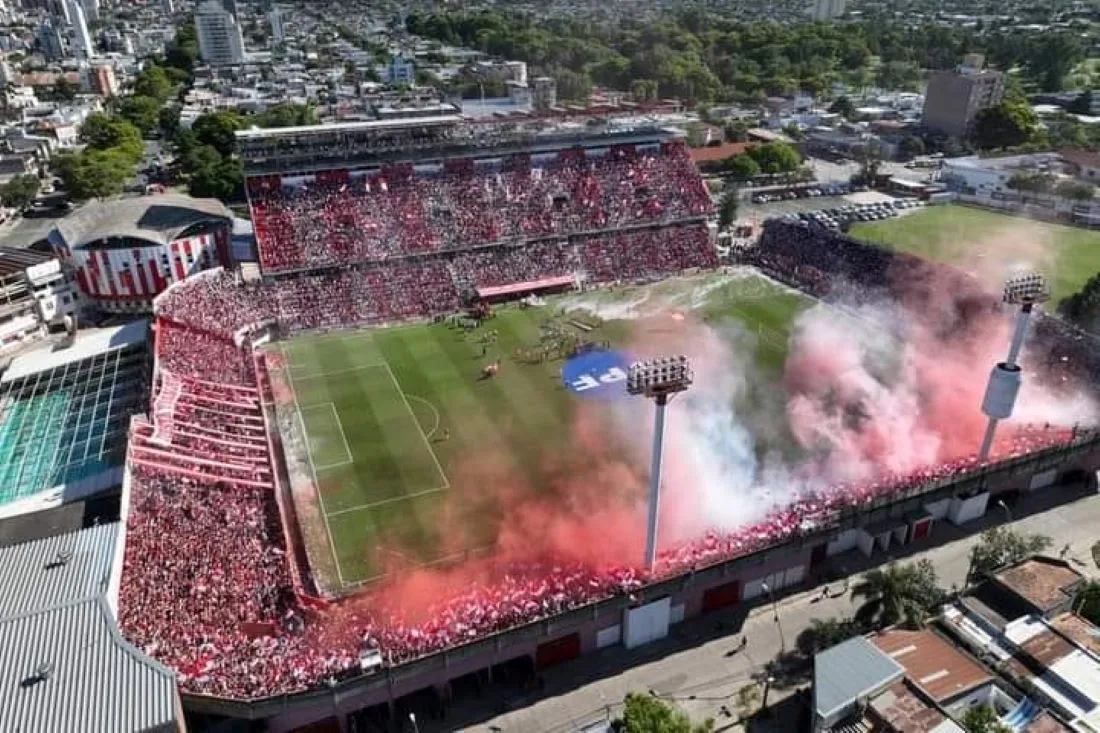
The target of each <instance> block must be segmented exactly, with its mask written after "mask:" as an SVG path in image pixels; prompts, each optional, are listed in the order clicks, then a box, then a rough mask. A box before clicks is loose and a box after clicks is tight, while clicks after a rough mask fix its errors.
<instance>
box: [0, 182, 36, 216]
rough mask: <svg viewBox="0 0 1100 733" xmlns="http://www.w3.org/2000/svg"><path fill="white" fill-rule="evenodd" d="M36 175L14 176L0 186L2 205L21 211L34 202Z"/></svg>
mask: <svg viewBox="0 0 1100 733" xmlns="http://www.w3.org/2000/svg"><path fill="white" fill-rule="evenodd" d="M38 185H39V183H38V176H34V175H30V174H26V175H22V176H16V177H15V178H13V179H11V180H10V181H8V182H7V183H5V184H4V185H3V186H2V187H0V201H2V202H3V204H4V206H7V207H10V208H12V209H19V210H20V211H22V210H23V209H25V208H27V207H28V206H30V205H31V204H33V203H34V197H35V196H37V195H38Z"/></svg>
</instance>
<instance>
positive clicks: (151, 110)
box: [118, 95, 161, 137]
mask: <svg viewBox="0 0 1100 733" xmlns="http://www.w3.org/2000/svg"><path fill="white" fill-rule="evenodd" d="M160 110H161V103H160V102H158V101H157V100H156V99H154V98H153V97H146V96H140V95H135V96H132V97H127V98H125V99H123V100H122V101H121V102H120V103H119V105H118V113H119V115H120V116H121V117H122V118H123V119H125V120H127V121H128V122H130V123H132V124H133V125H134V127H136V128H137V129H138V130H140V131H141V135H142V136H143V137H149V136H151V135H152V134H153V133H154V132H156V131H157V130H158V129H160Z"/></svg>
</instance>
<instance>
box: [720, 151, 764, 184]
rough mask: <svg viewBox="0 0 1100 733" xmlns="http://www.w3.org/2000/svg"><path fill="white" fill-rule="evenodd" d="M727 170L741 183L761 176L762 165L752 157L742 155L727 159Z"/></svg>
mask: <svg viewBox="0 0 1100 733" xmlns="http://www.w3.org/2000/svg"><path fill="white" fill-rule="evenodd" d="M726 170H727V171H729V174H730V175H731V176H733V177H734V178H736V179H737V180H739V181H746V180H748V179H750V178H753V177H755V176H758V175H760V164H759V163H757V162H756V160H755V159H753V157H752V156H751V155H747V154H744V153H742V154H741V155H733V156H730V157H729V158H727V159H726Z"/></svg>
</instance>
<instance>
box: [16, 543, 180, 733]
mask: <svg viewBox="0 0 1100 733" xmlns="http://www.w3.org/2000/svg"><path fill="white" fill-rule="evenodd" d="M119 528H120V525H119V523H118V522H112V523H110V524H103V525H99V526H96V527H90V528H88V529H84V530H81V531H79V532H71V533H69V534H63V535H57V536H55V537H49V538H46V539H40V540H35V541H33V542H26V543H23V544H20V545H12V546H10V547H5V548H3V549H0V731H3V732H4V733H8V731H12V732H16V731H18V732H19V733H39V732H40V731H41V732H42V733H55V732H56V733H67V732H68V731H73V732H74V733H75V732H76V731H97V732H98V731H110V732H111V733H129V732H130V731H162V730H163V731H169V730H176V729H177V724H176V714H177V695H176V682H175V675H174V673H173V672H172V671H171V670H169V669H168V668H167V667H164V666H163V665H161V664H158V663H157V662H154V661H153V660H151V659H149V658H148V657H146V656H145V655H143V654H141V653H140V652H139V651H138V650H137V649H135V648H134V647H133V646H131V645H130V644H129V643H128V642H126V641H125V640H124V639H123V638H122V636H121V635H120V634H119V632H118V627H117V624H116V622H115V618H114V615H113V614H112V612H111V609H110V607H109V606H108V605H107V599H106V591H107V588H108V585H109V581H110V573H111V562H112V560H113V558H114V552H115V547H116V543H117V542H118V535H119Z"/></svg>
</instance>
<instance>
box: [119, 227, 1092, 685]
mask: <svg viewBox="0 0 1100 733" xmlns="http://www.w3.org/2000/svg"><path fill="white" fill-rule="evenodd" d="M780 234H782V233H780ZM780 234H777V233H776V232H772V233H771V234H770V235H768V234H767V233H766V238H765V239H763V240H762V245H761V246H760V247H759V248H758V250H757V251H756V252H755V253H754V254H752V255H751V256H752V257H754V258H755V259H756V261H757V262H758V263H760V264H761V266H764V267H767V268H770V269H775V270H776V271H782V272H783V273H784V274H785V276H786V277H788V278H791V279H796V280H799V282H800V283H802V284H803V285H807V284H809V285H812V287H814V288H822V289H823V288H826V287H828V286H829V284H830V283H831V282H832V281H833V280H834V279H835V277H836V275H837V274H843V275H844V277H845V278H847V279H850V280H852V281H855V282H857V283H861V282H864V281H866V279H867V278H868V277H872V276H869V275H868V274H867V273H868V272H870V273H873V274H874V273H877V276H878V277H885V278H888V277H889V276H890V275H891V273H893V272H896V268H898V267H911V266H913V265H911V264H910V263H907V262H904V261H902V262H901V264H899V261H898V260H896V259H891V258H890V257H888V256H884V255H883V253H882V252H881V251H869V252H868V251H865V249H867V248H866V247H865V246H864V245H858V243H853V242H851V241H850V240H845V239H833V240H830V241H824V242H823V241H822V240H821V239H820V235H815V236H816V238H814V239H806V240H803V239H801V238H800V237H801V230H797V231H793V230H792V232H791V233H790V236H789V237H786V236H780ZM701 237H705V231H703V230H702V229H701V228H665V229H656V230H650V229H639V230H635V231H633V232H628V233H618V234H615V235H613V236H611V237H603V238H597V239H596V240H595V242H593V241H591V240H589V239H587V238H574V239H573V240H571V243H570V244H568V245H562V246H555V245H551V244H548V243H547V244H538V245H533V246H530V247H524V248H509V249H502V248H495V249H494V250H485V251H480V250H479V251H476V252H474V251H471V252H466V253H462V254H460V255H457V256H452V257H451V258H450V259H447V258H442V259H441V258H423V259H418V260H415V261H414V262H415V265H414V266H410V263H398V264H395V265H388V264H383V265H381V266H371V267H366V268H361V269H349V270H345V271H343V272H338V273H327V274H310V275H305V276H301V277H297V278H293V279H286V280H281V281H277V282H275V283H274V284H271V285H265V286H245V285H243V284H241V283H239V282H237V281H236V280H235V279H234V278H232V277H231V276H229V275H227V274H225V273H221V272H214V273H209V274H207V275H203V276H201V277H199V278H193V279H192V280H189V281H187V282H185V283H183V284H182V286H179V287H177V288H176V289H174V290H172V291H171V292H170V293H169V295H170V297H168V298H162V299H161V300H160V301H158V316H159V317H158V321H157V323H158V326H157V356H158V365H159V368H160V370H161V376H162V380H161V382H160V384H161V386H160V388H159V389H158V391H157V393H156V395H155V396H154V404H153V409H152V410H151V413H152V415H153V421H152V422H143V421H141V420H137V421H135V423H134V427H133V431H132V434H131V453H130V457H131V471H132V504H131V513H130V516H129V520H128V527H129V530H128V536H127V546H126V557H125V561H124V574H123V583H122V591H121V595H120V602H119V621H120V624H121V626H122V628H123V630H124V632H125V634H126V635H127V637H128V638H129V639H130V640H131V641H132V642H134V643H135V644H136V645H137V646H139V647H140V648H142V649H143V650H145V651H146V652H147V653H149V654H151V655H152V656H154V657H155V658H157V659H159V660H161V661H163V662H165V663H166V664H168V665H170V666H171V667H173V668H174V669H176V670H177V671H178V673H179V675H180V680H181V685H182V687H183V689H185V690H187V691H189V692H195V693H203V694H212V695H220V696H227V697H237V698H254V697H262V696H267V695H273V694H280V693H289V692H296V691H300V690H304V689H308V688H311V687H316V686H318V685H322V684H324V683H325V682H326V681H328V680H330V679H332V678H335V677H340V676H343V675H347V674H354V673H355V670H356V669H357V667H358V661H359V655H360V653H361V652H362V651H363V650H365V649H376V650H379V651H380V652H381V653H382V654H383V656H384V658H385V659H386V661H387V662H389V663H398V662H402V661H406V660H410V659H414V658H416V657H419V656H422V655H425V654H428V653H432V652H435V651H439V650H442V649H445V648H448V647H451V646H454V645H456V644H460V643H463V642H465V641H469V640H471V639H474V638H476V637H479V636H483V635H485V634H488V633H492V632H496V631H500V630H503V629H507V628H509V627H513V626H516V625H519V624H524V623H528V622H532V621H535V620H538V619H540V618H545V617H548V616H553V615H555V614H559V613H561V612H563V611H567V610H569V609H572V608H576V607H578V606H581V605H584V604H587V603H590V602H592V601H594V600H598V599H600V598H605V597H608V596H610V595H613V594H617V593H623V592H629V591H632V590H634V589H636V588H638V587H640V586H641V585H643V584H645V583H647V582H650V581H652V580H654V579H659V578H665V577H670V576H674V575H676V574H680V573H683V572H687V571H690V570H692V569H697V568H700V567H702V566H705V565H708V564H711V563H714V562H719V561H722V560H725V559H728V558H731V557H735V556H738V555H743V554H745V553H749V552H753V551H755V550H758V549H761V548H764V547H767V546H769V545H773V544H776V543H780V542H783V541H785V540H788V539H790V538H791V537H794V536H796V535H798V534H800V533H804V532H808V531H811V530H814V529H818V528H821V527H825V526H829V525H830V524H831V523H832V522H834V521H835V519H836V517H837V515H838V514H840V513H844V512H848V511H851V510H852V508H853V507H860V506H865V505H866V504H868V503H870V502H873V501H879V500H884V499H888V498H890V497H896V496H897V495H899V494H903V493H906V492H910V491H912V490H914V489H916V488H918V487H920V486H923V485H926V484H928V483H930V482H936V481H941V480H950V479H952V478H955V477H957V476H959V475H960V474H962V473H965V472H967V471H970V470H973V469H974V468H976V467H977V465H978V464H977V459H976V458H973V457H967V458H962V459H959V460H956V461H953V462H948V463H943V464H938V465H934V466H928V467H924V468H921V469H919V470H915V471H912V472H908V473H905V474H891V475H883V476H880V477H879V478H878V479H877V480H875V481H871V482H863V483H860V484H852V485H840V486H831V487H828V488H821V489H814V490H806V491H804V492H802V494H801V495H800V496H799V497H798V498H797V499H796V500H795V501H793V502H791V503H789V504H786V505H784V506H776V507H775V508H773V509H772V510H771V511H770V512H768V513H767V514H766V516H764V517H763V518H761V519H760V520H759V521H756V522H754V523H752V524H750V525H748V526H743V527H739V528H737V529H735V530H732V531H718V530H714V531H711V532H708V533H707V534H706V535H704V536H703V537H701V538H699V539H698V540H696V541H693V542H688V543H684V544H681V545H678V546H676V547H672V548H668V549H666V550H664V551H662V552H661V554H660V555H659V560H658V565H657V567H656V569H655V571H654V572H653V573H652V574H647V573H645V572H644V571H642V570H640V569H639V568H637V567H634V566H631V565H622V566H615V567H592V566H580V565H572V564H569V565H563V564H553V563H541V562H532V563H529V564H523V565H514V566H509V567H498V568H495V571H494V572H493V573H492V574H491V577H493V581H492V582H491V583H487V584H484V585H481V584H479V585H472V586H470V587H468V588H467V589H466V590H465V591H463V592H462V593H460V594H458V595H456V596H451V597H447V598H441V599H440V600H439V602H438V603H437V604H436V606H435V608H433V609H431V612H430V613H428V614H427V616H426V618H427V619H428V620H426V621H414V620H412V619H411V618H408V617H406V616H405V615H404V614H403V612H402V609H400V608H395V607H391V606H390V605H388V603H387V597H386V595H385V593H384V591H383V592H381V593H378V594H377V595H376V596H373V597H372V598H371V599H370V602H369V603H366V604H355V605H354V606H353V607H348V608H333V609H330V610H329V611H328V612H327V613H326V614H325V616H324V617H322V618H316V617H314V616H313V615H312V614H310V613H309V612H308V610H307V609H305V608H303V607H302V606H301V605H300V602H299V600H298V599H297V597H296V596H295V594H294V592H293V591H294V588H293V583H292V581H291V574H290V565H289V558H288V557H287V554H286V548H285V545H284V534H283V532H282V530H281V528H280V526H279V520H278V510H277V506H276V503H275V500H274V495H273V492H272V488H271V486H272V482H273V477H272V471H271V463H270V457H269V453H268V444H267V442H266V433H265V425H264V418H263V414H262V412H261V410H260V408H259V400H260V392H259V390H257V388H256V384H257V380H256V377H255V373H254V371H253V368H254V363H253V362H252V361H250V359H249V356H248V355H247V354H246V353H245V352H244V351H243V350H241V349H239V348H238V347H237V346H235V344H234V341H233V337H234V335H235V334H237V332H238V331H239V330H240V329H241V328H242V327H246V326H248V325H249V324H255V323H262V322H264V321H265V320H267V319H270V318H275V319H279V320H280V321H282V322H283V323H284V325H286V327H288V328H319V327H329V326H341V325H346V324H350V323H360V322H373V321H378V320H388V319H391V318H392V319H396V318H401V317H406V316H409V315H421V314H423V313H426V312H433V311H436V310H437V309H438V310H444V309H446V308H451V307H454V305H456V304H457V300H456V295H455V283H456V281H458V280H459V276H458V273H462V275H463V276H464V277H466V278H467V280H468V281H470V282H476V283H478V284H488V283H492V282H507V281H510V280H512V279H514V278H524V279H530V278H531V277H532V276H535V275H539V276H547V275H545V274H541V273H553V272H558V271H561V270H562V269H563V268H564V267H566V266H569V265H570V264H571V263H581V264H582V265H583V266H584V267H586V268H591V269H595V270H596V271H597V273H598V274H600V275H602V276H603V277H604V278H606V279H610V278H611V277H615V278H622V277H641V276H644V274H645V272H646V271H649V269H650V268H656V269H661V268H667V269H673V268H674V266H675V269H681V268H683V267H689V266H694V264H689V263H695V264H698V265H705V264H708V263H709V260H708V259H707V258H705V257H702V258H701V255H700V254H699V253H700V252H706V251H707V249H706V248H705V247H700V246H699V244H700V238H701ZM769 237H770V238H769ZM834 245H835V247H834ZM857 245H858V246H857ZM860 247H864V249H860ZM871 249H874V248H871ZM521 253H522V256H527V257H531V258H533V259H534V260H535V261H536V263H538V264H534V265H532V264H531V263H529V262H526V261H523V260H522V259H521ZM595 263H600V264H598V265H597V264H595ZM647 263H648V264H647ZM477 273H484V275H483V277H484V278H485V279H484V280H478V279H477V278H478V277H479V275H478V274H477ZM870 282H874V281H873V280H872V281H870ZM874 285H875V287H878V283H874ZM822 292H825V291H824V290H823V291H822ZM238 299H240V300H241V302H240V303H238ZM1059 338H1061V336H1059ZM261 380H262V377H261ZM260 387H261V388H262V389H263V390H264V394H267V397H265V398H264V399H269V398H270V391H271V385H270V384H266V383H263V382H262V381H261V384H260ZM166 419H167V420H168V421H169V422H168V423H167V424H166V423H165V422H164V421H165V420H166ZM1074 437H1075V433H1074V432H1072V431H1066V430H1061V429H1051V428H1047V427H1045V426H1044V427H1035V428H1030V429H1017V430H1015V431H1005V432H1004V433H1003V434H1002V436H1001V437H1000V438H999V440H998V442H997V444H996V446H995V451H996V457H997V458H998V459H1001V458H1009V457H1012V456H1015V455H1022V454H1024V453H1029V452H1033V451H1035V450H1038V449H1040V448H1044V447H1047V446H1050V445H1054V444H1059V443H1064V442H1066V441H1067V440H1070V439H1072V438H1074ZM418 618H419V617H418Z"/></svg>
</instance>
